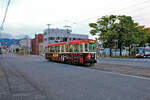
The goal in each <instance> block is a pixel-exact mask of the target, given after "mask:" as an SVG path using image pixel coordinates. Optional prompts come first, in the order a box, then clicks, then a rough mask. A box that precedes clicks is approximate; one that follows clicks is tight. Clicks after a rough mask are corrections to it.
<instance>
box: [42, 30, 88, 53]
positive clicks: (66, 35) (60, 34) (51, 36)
mask: <svg viewBox="0 0 150 100" xmlns="http://www.w3.org/2000/svg"><path fill="white" fill-rule="evenodd" d="M84 39H88V35H81V34H72V33H71V30H68V29H58V28H56V29H46V30H44V36H43V53H44V52H45V46H46V44H50V43H56V42H62V41H67V40H68V41H70V40H84Z"/></svg>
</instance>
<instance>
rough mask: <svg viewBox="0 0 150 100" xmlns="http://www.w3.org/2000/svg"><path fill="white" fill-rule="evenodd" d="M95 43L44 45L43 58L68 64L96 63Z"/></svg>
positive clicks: (75, 42)
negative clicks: (44, 52)
mask: <svg viewBox="0 0 150 100" xmlns="http://www.w3.org/2000/svg"><path fill="white" fill-rule="evenodd" d="M95 48H96V41H94V40H73V41H68V42H59V43H54V44H48V45H46V54H45V58H46V59H49V60H52V61H58V62H64V63H69V64H82V65H91V64H94V63H96V49H95Z"/></svg>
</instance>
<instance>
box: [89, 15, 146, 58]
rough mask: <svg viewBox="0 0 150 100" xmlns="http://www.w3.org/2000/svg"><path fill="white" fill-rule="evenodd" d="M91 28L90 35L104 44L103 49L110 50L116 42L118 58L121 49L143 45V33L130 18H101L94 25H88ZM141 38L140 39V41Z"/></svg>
mask: <svg viewBox="0 0 150 100" xmlns="http://www.w3.org/2000/svg"><path fill="white" fill-rule="evenodd" d="M89 26H90V27H91V28H92V29H91V31H90V33H91V34H92V35H96V34H97V33H98V36H99V39H100V40H102V41H103V42H104V47H107V48H110V49H112V48H113V46H114V45H115V42H114V40H117V42H118V43H117V44H118V48H119V49H120V56H122V48H123V47H129V49H130V47H131V45H132V44H137V43H139V44H140V43H142V44H144V43H145V40H146V37H145V31H144V30H142V29H139V28H138V23H135V22H134V21H133V19H132V17H131V16H125V15H121V16H117V15H110V16H103V17H102V18H99V19H98V20H97V22H96V23H90V24H89ZM141 37H142V39H141Z"/></svg>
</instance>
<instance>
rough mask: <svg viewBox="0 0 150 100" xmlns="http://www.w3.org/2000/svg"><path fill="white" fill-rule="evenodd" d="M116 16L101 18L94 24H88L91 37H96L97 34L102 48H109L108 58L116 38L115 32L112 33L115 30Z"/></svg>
mask: <svg viewBox="0 0 150 100" xmlns="http://www.w3.org/2000/svg"><path fill="white" fill-rule="evenodd" d="M116 19H117V16H115V15H111V16H103V17H102V18H99V19H98V20H97V22H96V23H90V24H89V26H90V27H91V28H92V30H91V31H90V33H91V34H92V35H96V34H97V33H98V35H99V39H100V40H102V41H103V45H104V48H110V56H111V49H112V48H113V46H114V45H115V42H114V41H113V40H114V39H115V37H116V32H114V31H113V30H114V28H115V26H114V25H115V24H114V23H115V21H116Z"/></svg>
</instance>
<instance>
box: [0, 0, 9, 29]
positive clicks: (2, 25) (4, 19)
mask: <svg viewBox="0 0 150 100" xmlns="http://www.w3.org/2000/svg"><path fill="white" fill-rule="evenodd" d="M9 5H10V0H9V1H8V3H7V7H6V10H5V14H4V18H3V21H2V24H1V27H0V28H1V30H4V29H3V28H4V23H5V21H6V16H7V12H8V7H9Z"/></svg>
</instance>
